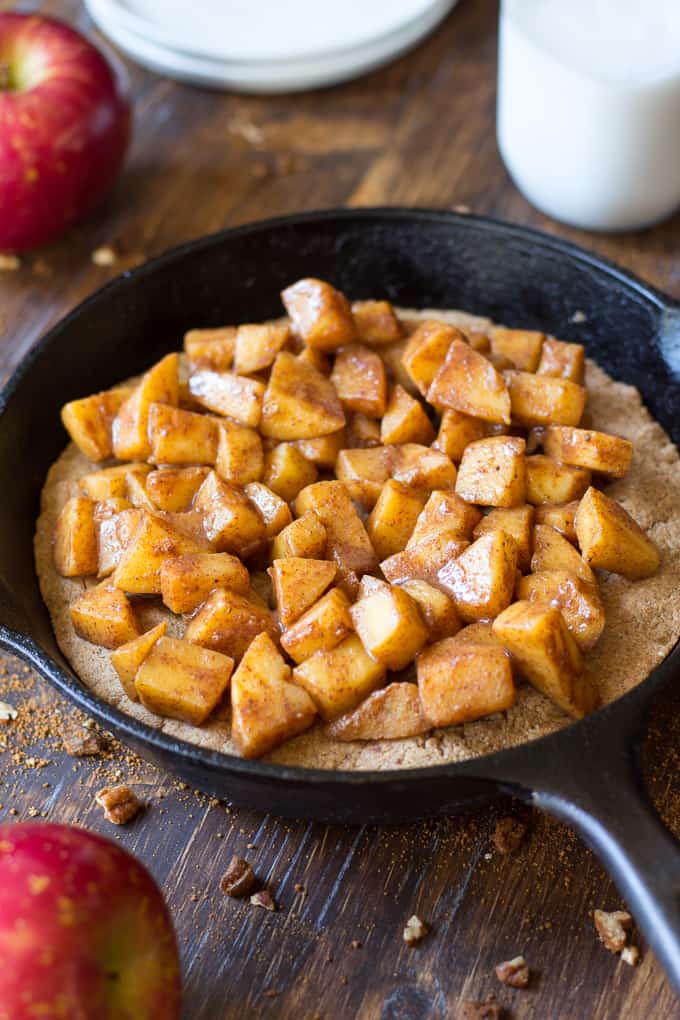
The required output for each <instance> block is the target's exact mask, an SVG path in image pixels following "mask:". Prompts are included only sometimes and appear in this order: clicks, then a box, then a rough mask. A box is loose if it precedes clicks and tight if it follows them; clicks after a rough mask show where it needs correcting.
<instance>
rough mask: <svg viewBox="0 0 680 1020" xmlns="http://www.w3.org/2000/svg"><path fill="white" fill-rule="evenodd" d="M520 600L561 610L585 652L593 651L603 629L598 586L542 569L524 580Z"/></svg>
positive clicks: (562, 573) (518, 590) (603, 617)
mask: <svg viewBox="0 0 680 1020" xmlns="http://www.w3.org/2000/svg"><path fill="white" fill-rule="evenodd" d="M517 597H518V598H519V599H525V600H526V601H527V602H535V603H537V604H539V605H548V606H554V607H555V608H556V609H559V610H560V612H561V613H562V616H563V617H564V622H565V623H566V625H567V627H568V628H569V631H570V633H571V634H572V636H573V638H574V640H575V641H576V644H577V645H578V646H579V648H580V649H581V651H582V652H585V651H588V649H590V648H592V647H593V645H594V644H596V642H597V640H598V639H599V637H600V635H601V634H602V631H603V630H604V624H605V615H604V606H603V605H602V599H601V598H600V595H599V592H598V590H597V585H596V584H589V583H588V582H587V581H584V580H583V579H582V578H580V577H578V576H577V575H576V574H572V573H569V572H568V571H567V570H539V571H537V572H535V573H533V574H529V575H528V576H527V577H523V578H521V580H520V581H519V584H518V586H517Z"/></svg>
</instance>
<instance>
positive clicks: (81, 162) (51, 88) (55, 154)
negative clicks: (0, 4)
mask: <svg viewBox="0 0 680 1020" xmlns="http://www.w3.org/2000/svg"><path fill="white" fill-rule="evenodd" d="M129 136H130V107H129V104H128V101H127V99H126V97H125V94H124V89H123V87H122V85H121V82H120V80H119V78H118V77H117V76H116V74H115V73H114V71H113V70H112V68H111V67H110V66H109V64H108V63H107V61H106V59H105V58H104V57H103V56H102V54H101V53H100V52H99V50H97V49H96V48H95V47H94V46H93V45H92V43H90V42H88V40H87V39H84V38H83V36H81V35H79V34H78V33H77V32H75V31H74V30H73V29H72V28H69V27H68V25H65V24H63V22H60V21H56V20H55V19H53V18H47V17H43V16H42V15H37V14H15V13H5V14H3V13H0V250H5V251H17V250H21V249H24V248H31V247H33V246H34V245H36V244H42V242H43V241H49V240H50V239H51V238H53V237H56V236H57V235H58V234H60V233H61V232H62V231H63V230H64V229H65V228H66V227H68V226H70V224H72V223H74V222H76V220H79V219H81V218H82V217H83V216H85V215H86V214H87V213H88V212H90V210H91V209H93V208H94V206H95V205H96V204H97V203H98V202H99V201H100V199H102V198H103V197H104V195H105V194H106V193H107V191H108V190H109V188H110V187H111V185H112V184H113V181H114V180H115V178H116V175H117V174H118V171H119V170H120V167H121V164H122V162H123V158H124V156H125V151H126V149H127V145H128V141H129Z"/></svg>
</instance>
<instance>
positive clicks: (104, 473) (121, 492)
mask: <svg viewBox="0 0 680 1020" xmlns="http://www.w3.org/2000/svg"><path fill="white" fill-rule="evenodd" d="M150 470H151V468H150V466H149V465H148V464H117V465H116V466H115V467H110V468H103V469H102V470H101V471H93V472H92V473H91V474H89V475H83V477H82V478H81V479H80V480H79V482H78V487H79V489H80V491H81V492H82V493H83V495H84V496H87V497H88V498H89V499H93V500H94V501H95V502H96V503H101V502H103V501H104V500H107V499H120V498H123V499H124V498H125V497H126V495H127V485H126V480H125V479H126V475H127V473H128V472H130V471H131V472H134V473H135V474H137V475H145V474H148V473H149V471H150Z"/></svg>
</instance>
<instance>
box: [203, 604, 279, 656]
mask: <svg viewBox="0 0 680 1020" xmlns="http://www.w3.org/2000/svg"><path fill="white" fill-rule="evenodd" d="M265 632H266V633H267V634H270V635H271V636H272V637H274V636H275V635H276V627H275V624H274V617H273V615H272V613H271V611H270V610H269V609H268V608H267V607H266V606H263V605H262V604H260V603H258V602H255V601H254V600H253V598H252V595H251V593H249V594H248V596H246V595H241V594H239V593H238V592H235V591H231V590H230V589H228V588H216V589H215V591H214V592H213V593H212V594H211V595H209V596H208V598H207V600H206V601H205V602H204V603H203V605H202V606H201V608H200V609H199V610H198V612H197V613H196V615H195V616H193V617H192V618H191V620H189V623H188V624H187V629H186V633H185V635H184V636H185V638H186V640H187V641H191V642H192V643H193V644H196V645H203V647H205V648H212V649H214V650H215V651H218V652H224V653H225V655H229V656H231V658H232V659H234V661H235V662H238V661H239V660H240V659H241V657H242V655H243V654H244V652H245V650H246V649H247V647H248V645H249V644H250V642H251V641H252V640H253V638H254V637H256V636H257V635H258V634H262V633H265Z"/></svg>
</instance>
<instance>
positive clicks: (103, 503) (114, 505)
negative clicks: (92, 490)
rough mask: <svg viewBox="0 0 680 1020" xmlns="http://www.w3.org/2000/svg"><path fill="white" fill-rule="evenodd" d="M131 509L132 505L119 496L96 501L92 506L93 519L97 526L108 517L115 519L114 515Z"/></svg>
mask: <svg viewBox="0 0 680 1020" xmlns="http://www.w3.org/2000/svg"><path fill="white" fill-rule="evenodd" d="M132 509H133V506H132V503H131V502H130V501H129V500H128V499H123V498H122V497H121V496H114V497H112V498H111V499H102V500H98V501H97V502H96V503H95V505H94V519H95V522H96V523H97V525H99V523H100V522H101V521H106V520H108V519H109V518H110V517H115V516H116V514H119V513H121V512H122V511H123V510H132Z"/></svg>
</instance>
